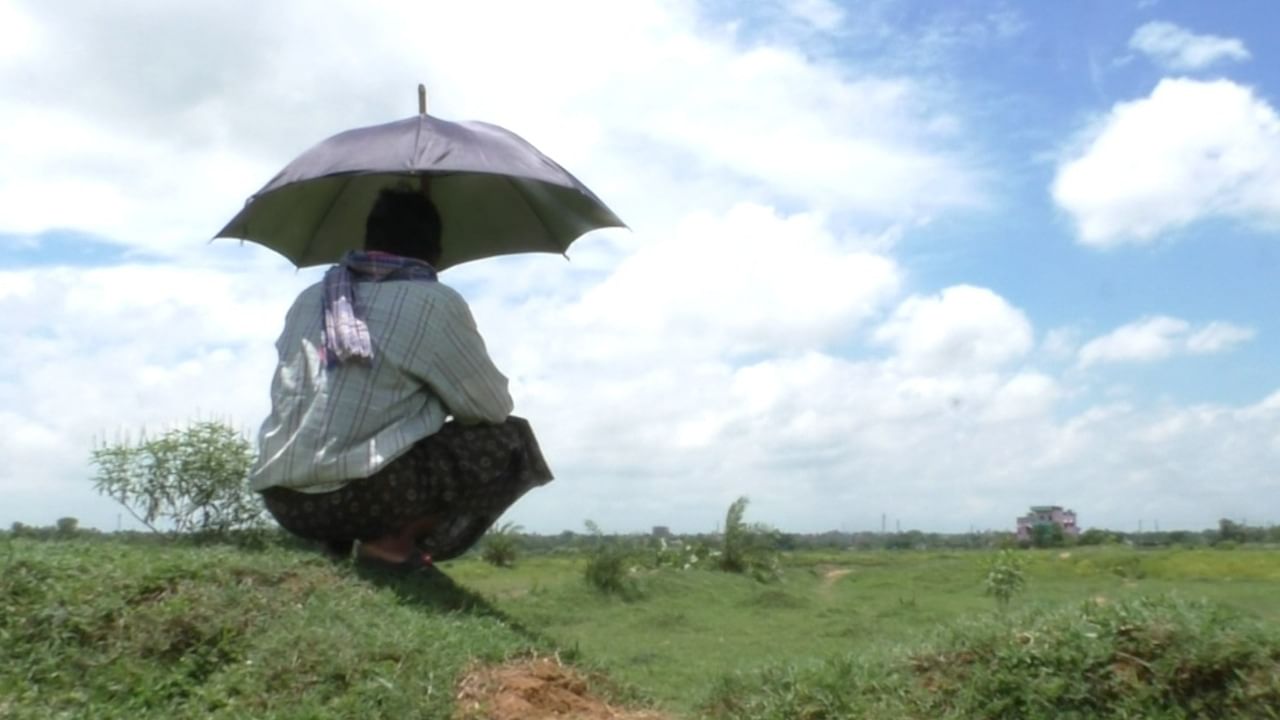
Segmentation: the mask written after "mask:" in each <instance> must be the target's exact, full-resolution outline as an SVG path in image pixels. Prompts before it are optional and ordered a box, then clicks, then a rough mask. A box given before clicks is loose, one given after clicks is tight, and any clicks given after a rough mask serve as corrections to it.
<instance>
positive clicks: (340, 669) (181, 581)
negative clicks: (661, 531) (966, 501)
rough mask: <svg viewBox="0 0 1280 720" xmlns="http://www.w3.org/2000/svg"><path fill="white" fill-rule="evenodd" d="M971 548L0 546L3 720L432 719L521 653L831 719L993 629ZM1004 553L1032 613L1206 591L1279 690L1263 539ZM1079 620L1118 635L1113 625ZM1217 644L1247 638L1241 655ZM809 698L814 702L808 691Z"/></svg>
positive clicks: (638, 692) (685, 713)
mask: <svg viewBox="0 0 1280 720" xmlns="http://www.w3.org/2000/svg"><path fill="white" fill-rule="evenodd" d="M989 557H990V554H989V553H985V552H977V551H974V552H953V553H944V552H877V553H870V552H867V553H853V552H827V553H816V552H815V553H805V554H799V555H792V556H788V557H786V558H785V562H784V572H783V575H782V577H781V579H780V580H779V581H777V582H773V583H768V584H765V583H759V582H756V581H754V580H752V579H750V578H747V577H743V576H737V575H728V574H724V573H716V572H711V571H680V570H675V569H663V570H657V571H654V570H638V571H637V572H636V573H635V579H636V581H637V583H638V586H639V590H640V592H639V595H638V596H637V597H634V598H632V599H629V600H622V599H618V598H615V597H609V596H603V595H600V594H599V593H597V592H595V591H594V590H593V589H591V588H590V587H589V586H587V585H586V584H585V583H584V582H583V580H582V564H583V563H584V560H583V559H582V558H581V557H579V556H576V555H545V556H538V557H526V558H522V559H521V561H520V562H519V563H518V565H517V567H515V568H514V569H499V568H494V567H491V566H489V565H486V564H484V563H482V562H480V561H479V560H476V559H464V560H461V561H457V562H454V563H450V564H448V565H446V566H445V567H444V568H443V569H444V573H445V575H421V576H415V577H409V578H402V577H396V576H392V575H389V574H386V573H380V572H374V571H367V570H362V569H360V568H357V567H353V566H351V565H350V564H344V563H334V562H332V561H329V560H327V559H325V558H323V557H321V556H319V555H317V554H315V553H311V552H308V551H305V550H300V549H295V548H288V547H269V548H267V549H265V550H254V551H250V550H245V549H239V548H235V547H228V546H218V545H213V546H203V547H201V546H195V545H192V544H189V543H176V544H174V543H169V544H165V543H161V542H154V541H153V542H140V541H130V542H126V541H123V540H118V539H112V538H109V537H106V538H97V539H85V540H41V541H37V540H26V539H9V540H6V541H3V542H0V566H2V568H3V569H2V571H0V573H2V574H0V718H10V717H12V718H27V717H31V718H36V717H40V718H43V717H59V716H61V717H82V716H93V717H103V718H110V717H121V718H123V717H129V718H136V717H165V718H173V717H226V718H230V717H278V718H303V717H338V718H342V717H350V718H356V717H361V718H364V717H415V718H417V717H427V718H446V717H450V714H451V712H452V706H453V698H454V688H455V683H456V682H457V679H458V677H459V675H460V673H462V672H463V671H464V669H465V668H467V667H469V666H470V665H471V664H472V663H474V662H476V661H482V662H499V661H502V660H504V659H507V658H511V657H520V656H527V655H530V654H542V655H547V654H558V655H559V656H560V657H561V658H565V659H566V660H568V661H571V662H576V663H579V664H581V665H584V666H586V667H587V668H589V669H591V670H596V669H602V670H604V671H605V672H606V673H607V675H608V677H609V678H612V680H613V681H617V684H613V683H611V682H605V681H603V680H601V681H599V682H598V683H597V690H598V691H599V692H602V693H605V694H606V695H607V696H609V697H613V698H618V699H626V700H630V701H632V702H641V703H643V702H646V701H652V702H653V703H656V704H657V705H659V706H661V707H663V708H665V709H667V710H668V711H669V712H671V713H672V714H673V715H674V716H677V717H697V716H699V715H702V714H704V713H708V712H712V713H714V712H719V713H720V714H719V715H718V716H719V717H739V716H740V717H748V716H749V717H762V718H763V717H779V718H782V717H812V718H826V717H832V718H834V717H844V716H846V715H842V714H841V712H838V711H833V712H829V713H827V714H822V713H817V712H811V711H810V710H803V708H812V707H818V706H820V705H822V704H823V703H828V704H831V703H836V704H834V705H831V707H854V706H855V705H849V704H848V703H850V702H854V700H850V699H849V698H842V697H837V696H838V695H839V692H843V691H842V690H840V689H839V688H844V687H847V686H849V685H850V679H851V678H852V677H866V678H873V679H874V678H878V677H882V676H881V675H877V674H876V673H880V672H881V671H880V670H876V669H875V668H877V667H881V666H880V665H875V663H877V662H881V660H883V661H884V662H885V663H889V662H891V659H892V658H894V657H900V656H901V654H902V652H903V651H904V650H905V649H908V648H918V647H925V646H926V645H927V644H928V643H929V642H931V641H935V640H936V639H937V638H938V637H941V636H940V635H939V633H944V632H947V630H946V629H947V628H954V627H958V626H962V625H965V623H970V622H978V623H979V624H981V623H986V624H987V625H985V626H983V627H987V626H990V627H995V628H997V632H1002V631H1000V630H999V628H1001V627H1004V626H1002V625H1000V624H999V623H1002V622H1004V618H1002V617H1000V616H997V615H996V612H995V605H994V603H993V601H992V600H991V599H990V598H987V597H985V596H984V595H983V594H982V587H981V579H982V576H983V568H984V563H985V562H986V561H987V560H988V559H989ZM1024 557H1026V558H1028V566H1027V576H1028V582H1027V589H1026V592H1025V593H1024V594H1022V595H1021V596H1019V597H1018V598H1017V599H1015V600H1014V602H1013V606H1012V608H1011V610H1012V611H1014V612H1025V611H1032V612H1033V614H1035V613H1036V612H1039V611H1044V612H1039V614H1038V615H1037V617H1039V616H1044V615H1045V612H1051V611H1054V610H1055V609H1063V608H1076V607H1079V606H1081V605H1083V604H1086V603H1088V604H1090V606H1093V607H1107V606H1115V607H1123V608H1126V609H1125V610H1124V611H1123V613H1131V614H1132V613H1133V612H1136V611H1132V610H1131V609H1129V608H1131V607H1139V606H1129V605H1125V604H1124V602H1125V601H1126V599H1132V598H1139V597H1170V596H1172V597H1179V598H1183V599H1186V600H1196V599H1207V600H1210V601H1212V602H1213V603H1214V606H1213V607H1215V608H1218V609H1226V610H1230V611H1238V613H1239V614H1241V615H1243V616H1244V617H1245V619H1246V620H1247V619H1248V618H1252V619H1254V620H1256V621H1257V623H1258V624H1257V625H1256V626H1255V625H1240V626H1238V627H1237V626H1236V625H1233V624H1231V623H1230V622H1227V621H1225V620H1224V621H1222V622H1219V621H1218V620H1216V619H1214V620H1212V622H1209V621H1205V622H1206V623H1207V624H1206V625H1205V626H1206V627H1209V625H1212V628H1213V630H1212V632H1213V633H1214V635H1213V639H1212V642H1209V643H1208V644H1207V645H1204V647H1207V648H1209V650H1206V652H1209V651H1212V652H1213V653H1216V655H1214V657H1215V658H1220V657H1227V655H1228V654H1229V653H1238V652H1246V651H1247V653H1253V654H1254V655H1256V657H1254V655H1250V658H1252V659H1250V660H1249V662H1251V663H1261V664H1260V665H1256V667H1255V666H1254V665H1251V666H1250V668H1253V669H1250V670H1249V671H1248V672H1250V673H1254V674H1253V675H1250V678H1249V681H1248V687H1249V688H1253V689H1252V690H1249V692H1254V691H1255V690H1257V688H1261V690H1257V692H1272V691H1276V692H1280V639H1276V636H1275V635H1274V634H1267V633H1266V632H1263V631H1260V630H1256V629H1253V628H1273V629H1274V628H1276V627H1280V603H1277V602H1275V598H1276V596H1277V591H1280V552H1276V551H1258V550H1245V549H1239V550H1233V551H1218V550H1156V551H1134V550H1129V549H1121V548H1094V549H1087V550H1085V549H1073V550H1071V551H1069V552H1067V551H1054V552H1049V551H1029V552H1027V553H1025V555H1024ZM1157 611H1158V612H1165V611H1164V610H1161V609H1159V608H1157ZM1157 611H1152V612H1157ZM1143 612H1146V611H1143ZM1170 612H1173V613H1174V615H1176V614H1177V613H1179V612H1182V611H1181V610H1180V609H1178V608H1174V609H1173V610H1172V611H1170ZM1195 612H1199V611H1195ZM1213 612H1214V613H1216V612H1217V610H1214V611H1213ZM1123 613H1122V614H1123ZM1211 614H1212V613H1211ZM1126 617H1128V616H1126ZM1152 617H1155V620H1154V622H1155V623H1156V625H1159V624H1160V623H1167V622H1172V621H1168V620H1166V619H1163V618H1165V617H1166V616H1165V615H1160V616H1158V617H1156V616H1154V615H1153V616H1152ZM1188 617H1192V619H1191V620H1187V622H1190V623H1193V624H1194V623H1196V622H1200V620H1196V619H1195V618H1199V617H1201V615H1194V617H1193V616H1188ZM1205 617H1208V616H1205ZM1213 617H1214V618H1216V617H1217V615H1213ZM1028 622H1031V621H1028ZM1035 622H1042V621H1041V620H1036V621H1035ZM1073 622H1074V621H1073ZM1090 622H1091V623H1093V624H1091V625H1089V627H1095V626H1096V627H1104V626H1108V625H1107V623H1108V622H1111V623H1112V625H1114V626H1115V627H1117V628H1119V630H1118V631H1117V632H1118V633H1119V635H1117V637H1121V636H1124V637H1127V636H1126V635H1125V633H1127V632H1131V630H1125V628H1126V627H1129V626H1128V625H1126V624H1125V623H1126V622H1129V621H1127V620H1126V621H1124V622H1120V621H1115V622H1112V621H1110V620H1096V621H1092V620H1091V621H1090ZM1136 622H1137V621H1133V622H1132V623H1130V625H1133V626H1134V627H1136V626H1137V625H1134V623H1136ZM1179 622H1181V621H1179ZM1231 622H1235V621H1234V620H1232V621H1231ZM1139 624H1140V623H1139ZM1027 627H1033V625H1028V626H1027ZM1034 627H1039V626H1034ZM1238 628H1251V629H1248V630H1241V629H1238ZM982 632H986V630H983V631H982ZM1027 632H1030V633H1032V635H1033V636H1034V635H1035V634H1036V633H1041V632H1048V631H1047V630H1046V631H1042V630H1034V631H1031V630H1029V631H1027ZM1082 632H1083V631H1082ZM1089 632H1092V633H1094V634H1096V631H1089ZM979 635H980V633H979ZM979 635H974V636H973V637H974V638H978V637H979ZM1237 636H1241V637H1243V638H1245V639H1246V640H1248V642H1249V643H1252V644H1249V645H1247V647H1246V646H1241V647H1243V648H1244V649H1243V650H1242V649H1240V647H1237V646H1236V645H1235V644H1233V643H1235V642H1236V640H1235V639H1233V638H1236V637H1237ZM1090 637H1092V635H1090ZM1162 637H1163V636H1162ZM1197 637H1200V635H1197ZM1206 637H1207V636H1206ZM1259 638H1260V639H1259ZM965 642H969V643H971V644H972V643H978V644H981V643H982V642H986V641H984V640H981V639H980V638H979V639H976V640H975V639H973V638H970V639H969V640H965ZM1161 642H1163V640H1162V641H1161ZM1197 647H1199V646H1197ZM965 652H966V653H970V651H968V650H966V651H965ZM1134 652H1138V651H1137V650H1134ZM1179 652H1184V651H1182V650H1180V651H1179ZM1185 652H1188V653H1189V652H1192V650H1186V651H1185ZM1196 652H1199V651H1198V650H1197V651H1196ZM1272 652H1274V657H1273V656H1272V655H1268V654H1267V653H1272ZM1258 653H1261V654H1258ZM970 656H973V657H976V655H972V654H970V655H965V657H970ZM1231 657H1235V656H1231ZM850 658H854V660H850ZM1269 658H1272V659H1269ZM1055 662H1056V661H1055ZM1142 662H1144V663H1145V662H1147V661H1142ZM1213 662H1219V660H1214V661H1213ZM1233 662H1234V661H1233ZM849 663H853V665H850V664H849ZM858 663H870V664H866V665H858ZM854 665H857V668H860V669H854ZM883 667H888V665H883ZM1257 668H1261V669H1257ZM1144 672H1145V671H1144ZM1154 672H1155V671H1154V670H1151V673H1154ZM1179 672H1181V671H1179ZM1258 673H1261V674H1258ZM1268 673H1270V674H1268ZM884 677H888V676H887V675H886V676H884ZM796 678H801V680H796ZM803 678H810V679H809V680H804V679H803ZM823 678H826V679H825V680H824V679H823ZM796 682H799V685H798V686H796V685H794V683H796ZM876 682H880V681H876ZM884 682H886V683H887V682H888V681H887V680H885V681H884ZM938 682H942V681H941V680H939V681H938ZM824 683H825V684H824ZM828 685H829V686H830V688H831V689H827V690H822V688H826V687H827V686H828ZM866 686H867V687H874V686H875V682H870V681H868V683H866ZM886 687H887V685H886ZM819 690H821V692H819ZM809 691H812V692H817V693H818V695H819V696H821V697H819V699H816V700H815V699H812V698H810V699H805V698H809V697H810V696H809V695H806V692H809ZM753 692H755V693H760V697H758V698H755V699H752V698H754V697H755V696H753V694H752V693H753ZM815 697H817V696H815ZM1266 697H1271V696H1270V695H1267V696H1266ZM1277 697H1278V698H1280V695H1277ZM726 698H728V699H734V702H738V700H737V698H740V699H741V702H743V703H747V704H746V705H734V704H732V703H729V704H726V703H727V700H726ZM824 698H825V699H824ZM858 702H861V701H858ZM1264 702H1265V701H1264ZM753 703H754V704H753ZM796 703H801V704H803V707H802V705H797V704H796ZM804 703H808V704H804ZM814 703H817V705H814ZM840 703H845V704H843V705H841V704H840ZM748 705H750V707H753V708H756V709H755V710H750V711H748V709H746V708H747V706H748ZM824 707H825V706H824ZM857 707H862V706H857ZM949 707H960V705H953V706H949ZM87 708H92V712H91V713H89V714H88V715H86V709H87ZM717 708H719V710H717ZM726 708H728V709H726ZM797 708H801V709H797ZM1277 712H1280V711H1277ZM753 713H754V714H753ZM921 713H922V714H920V715H918V716H920V717H931V716H936V715H930V714H923V713H924V711H921ZM883 716H884V717H895V716H897V717H901V716H903V715H901V714H898V715H894V714H893V713H892V712H891V711H886V714H885V715H883ZM909 716H912V717H915V716H917V715H909ZM952 716H955V717H967V716H969V715H965V714H958V715H952ZM993 716H997V715H993ZM1192 716H1194V715H1192ZM1170 717H1182V715H1177V714H1173V715H1170Z"/></svg>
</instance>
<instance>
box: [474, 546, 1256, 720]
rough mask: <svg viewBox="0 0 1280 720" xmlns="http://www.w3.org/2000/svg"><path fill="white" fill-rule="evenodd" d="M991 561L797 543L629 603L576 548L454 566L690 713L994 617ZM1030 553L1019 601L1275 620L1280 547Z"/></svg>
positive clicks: (652, 588)
mask: <svg viewBox="0 0 1280 720" xmlns="http://www.w3.org/2000/svg"><path fill="white" fill-rule="evenodd" d="M989 557H990V554H989V553H987V552H968V551H957V552H893V551H886V552H866V553H853V552H821V553H819V552H811V553H802V554H795V555H791V556H788V557H786V558H785V559H784V563H783V564H784V568H785V571H784V574H783V577H782V579H781V580H780V581H778V582H776V583H769V584H762V583H758V582H755V581H753V580H751V579H749V578H746V577H743V576H737V575H729V574H724V573H716V572H705V571H679V570H672V569H667V570H660V571H647V570H640V571H639V572H638V573H637V574H636V579H637V581H638V583H639V586H640V588H641V593H642V596H641V597H640V598H639V599H635V600H632V601H623V600H619V599H616V598H610V597H607V596H602V595H600V594H599V593H596V592H593V591H592V590H591V589H590V588H589V587H587V585H586V584H585V583H584V582H583V581H582V579H581V564H582V560H581V559H578V558H574V557H572V556H568V557H565V556H542V557H536V558H529V559H527V560H526V561H523V562H522V565H521V567H519V568H517V569H516V570H514V571H503V570H498V569H495V568H491V567H487V566H484V565H482V564H480V563H475V562H469V561H464V562H462V563H459V564H457V565H455V567H454V569H453V570H451V572H452V573H453V575H454V577H455V578H457V579H458V581H459V582H461V583H463V584H465V585H467V586H468V587H471V588H474V589H475V590H477V591H478V592H481V593H483V594H485V595H486V596H487V597H489V598H490V599H491V600H492V601H493V602H494V604H495V605H496V606H497V607H499V608H501V609H502V610H503V611H504V612H506V613H508V614H509V615H511V616H512V617H514V618H517V619H519V621H520V622H522V623H524V624H526V625H528V626H530V627H537V628H539V630H540V631H541V632H543V633H545V634H546V635H547V636H548V637H551V638H554V639H555V641H556V642H558V643H560V644H562V645H567V646H570V647H575V648H578V649H580V650H581V652H582V653H583V654H584V655H585V656H587V657H590V658H592V659H594V660H597V661H599V662H601V663H602V664H603V665H604V666H605V667H607V668H608V669H609V671H610V674H611V675H613V676H614V677H615V678H617V679H619V680H621V681H623V682H625V683H628V684H634V685H636V686H639V687H641V688H643V689H645V691H646V692H648V693H650V694H652V695H653V696H654V697H656V698H658V699H660V700H661V701H663V702H664V703H665V704H666V705H667V706H668V707H671V708H673V709H676V710H679V711H683V712H693V711H695V710H696V709H698V708H700V707H702V706H704V705H705V703H706V702H707V698H708V697H709V694H710V692H711V688H712V687H714V686H716V685H717V683H719V682H721V681H722V680H723V679H724V678H726V677H731V676H735V675H738V674H741V673H748V674H749V673H751V672H753V671H756V670H764V669H767V668H772V667H776V666H778V665H779V664H787V663H801V664H804V663H809V662H818V661H821V660H823V659H827V658H836V657H841V656H844V655H848V654H849V653H856V654H859V655H861V656H864V657H867V658H871V659H872V660H876V659H880V660H885V659H887V658H889V657H891V656H893V655H894V653H897V652H899V651H901V650H903V649H904V648H911V647H915V646H918V644H919V643H920V642H922V639H923V638H924V637H926V636H928V635H929V634H930V633H932V632H935V631H937V630H938V629H940V628H943V627H945V626H948V625H951V624H954V623H956V622H957V621H962V620H967V619H973V618H979V619H990V618H991V617H992V616H994V615H995V604H994V602H993V601H992V600H991V598H989V597H986V596H984V595H983V591H982V578H983V575H984V572H985V563H986V562H987V560H988V558H989ZM1026 557H1027V559H1028V564H1027V568H1026V573H1027V590H1026V592H1024V593H1023V594H1022V595H1020V596H1018V597H1016V598H1015V599H1014V601H1013V603H1012V605H1011V607H1012V608H1013V609H1014V610H1027V611H1051V610H1055V609H1058V608H1061V607H1064V606H1070V607H1075V606H1078V605H1080V604H1081V603H1083V602H1085V601H1087V600H1092V599H1095V598H1105V599H1106V600H1108V601H1123V600H1128V599H1136V598H1141V597H1146V596H1154V597H1164V596H1169V595H1171V594H1176V595H1179V596H1181V597H1185V598H1188V599H1199V598H1203V599H1207V600H1211V601H1214V602H1216V603H1219V604H1221V605H1222V606H1223V607H1225V608H1229V609H1232V610H1235V611H1239V612H1241V613H1244V614H1247V615H1251V616H1253V617H1257V618H1259V619H1261V620H1264V621H1268V622H1271V623H1280V603H1277V602H1275V597H1276V596H1277V592H1278V591H1280V552H1275V551H1253V550H1236V551H1230V552H1226V551H1217V550H1157V551H1135V550H1131V549H1127V548H1079V549H1071V550H1069V551H1067V550H1062V551H1028V552H1027V553H1026ZM832 571H836V572H835V573H833V572H832ZM886 661H887V660H886ZM779 717H782V716H779Z"/></svg>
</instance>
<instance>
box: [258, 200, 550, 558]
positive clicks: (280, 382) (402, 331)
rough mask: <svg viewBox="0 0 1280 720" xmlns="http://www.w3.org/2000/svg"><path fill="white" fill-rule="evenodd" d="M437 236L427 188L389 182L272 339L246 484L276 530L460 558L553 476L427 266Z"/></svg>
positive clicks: (454, 298)
mask: <svg viewBox="0 0 1280 720" xmlns="http://www.w3.org/2000/svg"><path fill="white" fill-rule="evenodd" d="M440 238H441V222H440V214H439V212H438V211H437V209H436V207H435V205H434V203H432V202H431V200H430V199H429V198H427V197H426V196H425V195H423V194H421V193H418V192H414V191H411V190H384V191H383V192H382V193H381V194H380V195H379V196H378V198H377V201H376V202H375V204H374V206H373V209H372V210H371V211H370V213H369V217H368V220H367V221H366V226H365V250H364V252H350V253H347V255H346V256H345V257H343V259H342V261H341V262H340V263H339V264H338V265H335V266H334V267H332V268H330V269H329V271H328V272H327V273H326V274H325V276H324V279H323V280H322V281H321V282H319V283H316V284H315V285H312V286H311V287H308V288H307V289H306V290H303V291H302V293H301V294H300V295H299V296H298V298H297V300H295V301H294V303H293V307H292V308H290V310H289V313H288V315H287V316H286V318H285V326H284V331H283V332H282V333H281V335H280V339H279V340H278V341H277V342H276V348H277V350H278V351H279V364H278V366H277V368H276V371H275V376H274V378H273V380H272V383H271V414H270V415H269V416H268V417H267V419H266V420H265V421H264V422H263V424H262V429H261V431H260V433H259V442H258V445H259V455H258V459H257V461H256V462H255V464H254V466H253V469H252V470H251V472H250V480H249V481H250V485H251V487H252V488H253V489H254V490H256V491H259V492H261V493H262V497H263V499H264V500H265V502H266V506H267V509H268V510H269V511H270V512H271V514H272V515H273V516H274V517H275V519H276V521H277V522H279V523H280V525H281V526H283V527H284V528H285V529H286V530H288V531H289V532H291V533H293V534H295V535H298V536H301V537H304V538H309V539H313V540H318V541H321V542H323V543H325V544H326V545H327V546H328V547H329V549H330V550H332V551H333V552H336V553H339V554H348V553H350V551H351V548H352V545H353V544H354V542H355V541H359V548H358V553H357V556H358V557H359V558H361V559H364V560H367V561H372V562H380V563H388V564H393V565H397V566H404V567H415V566H419V565H422V564H423V563H429V562H430V561H431V560H432V559H434V560H447V559H449V558H453V557H457V556H458V555H460V554H462V553H463V552H465V551H466V550H467V548H469V547H470V546H471V545H473V544H474V543H475V542H476V541H477V540H479V539H480V537H481V536H482V535H484V533H485V531H486V530H488V528H489V527H490V526H491V525H492V524H493V523H494V522H495V521H496V520H497V519H498V517H499V516H501V515H502V513H503V512H505V511H506V510H507V508H509V507H510V506H511V505H512V504H513V503H515V502H516V501H517V500H518V499H520V497H521V496H522V495H524V494H525V493H526V492H527V491H528V490H530V489H531V488H533V487H536V486H539V485H543V484H546V483H547V482H550V481H551V479H552V475H551V471H550V470H549V469H548V467H547V463H546V461H545V460H544V459H543V457H542V451H541V450H540V449H539V447H538V442H537V440H536V439H535V438H534V435H533V431H532V429H531V428H530V427H529V423H528V422H526V421H525V420H523V419H521V418H517V417H513V416H511V410H512V401H511V395H510V394H509V393H508V391H507V378H506V377H504V376H503V375H502V373H500V372H498V370H497V368H495V367H494V365H493V361H492V360H491V359H490V358H489V354H488V352H487V351H486V349H485V345H484V340H483V339H481V337H480V334H479V332H478V331H477V329H476V324H475V320H474V319H473V318H472V315H471V311H470V309H469V308H468V307H467V304H466V302H464V301H463V299H462V297H461V296H460V295H459V294H458V293H457V292H455V291H454V290H452V289H451V288H449V287H447V286H445V285H443V284H441V283H440V282H439V281H438V280H437V279H436V271H435V269H434V267H433V266H434V264H435V263H436V262H437V261H438V260H439V258H440V254H441V241H440ZM450 416H451V417H452V419H449V418H450Z"/></svg>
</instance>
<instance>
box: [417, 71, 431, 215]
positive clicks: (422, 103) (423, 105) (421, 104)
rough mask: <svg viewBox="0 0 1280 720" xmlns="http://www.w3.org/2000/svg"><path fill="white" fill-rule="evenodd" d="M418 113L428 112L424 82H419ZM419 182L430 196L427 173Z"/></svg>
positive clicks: (419, 178) (429, 181)
mask: <svg viewBox="0 0 1280 720" xmlns="http://www.w3.org/2000/svg"><path fill="white" fill-rule="evenodd" d="M418 114H419V115H426V114H427V86H426V85H423V84H422V83H418ZM418 183H419V187H420V188H421V190H422V194H423V195H426V196H427V197H430V196H431V180H430V179H429V178H428V177H427V174H426V173H422V174H421V175H419V176H418Z"/></svg>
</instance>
